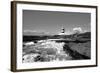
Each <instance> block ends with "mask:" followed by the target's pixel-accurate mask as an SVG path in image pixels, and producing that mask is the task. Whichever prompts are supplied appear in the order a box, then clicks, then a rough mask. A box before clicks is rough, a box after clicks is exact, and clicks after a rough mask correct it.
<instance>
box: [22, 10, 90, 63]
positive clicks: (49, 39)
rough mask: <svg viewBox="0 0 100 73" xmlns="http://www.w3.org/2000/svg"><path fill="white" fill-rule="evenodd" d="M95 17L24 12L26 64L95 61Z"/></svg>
mask: <svg viewBox="0 0 100 73" xmlns="http://www.w3.org/2000/svg"><path fill="white" fill-rule="evenodd" d="M90 24H91V14H90V13H79V12H54V11H39V10H23V49H22V50H23V53H22V55H23V57H22V59H23V60H22V62H23V63H33V62H51V61H67V60H85V59H91V25H90Z"/></svg>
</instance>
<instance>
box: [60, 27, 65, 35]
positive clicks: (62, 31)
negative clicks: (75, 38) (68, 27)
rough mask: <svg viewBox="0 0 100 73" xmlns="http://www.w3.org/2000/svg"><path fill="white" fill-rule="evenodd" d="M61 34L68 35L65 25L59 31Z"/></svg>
mask: <svg viewBox="0 0 100 73" xmlns="http://www.w3.org/2000/svg"><path fill="white" fill-rule="evenodd" d="M59 35H66V33H65V28H64V26H62V28H61V32H60V33H59Z"/></svg>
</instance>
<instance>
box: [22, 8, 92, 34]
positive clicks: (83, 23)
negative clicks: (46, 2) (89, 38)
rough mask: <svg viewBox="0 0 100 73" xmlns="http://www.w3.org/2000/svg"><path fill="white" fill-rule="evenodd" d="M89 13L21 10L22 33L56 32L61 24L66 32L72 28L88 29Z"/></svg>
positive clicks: (58, 31)
mask: <svg viewBox="0 0 100 73" xmlns="http://www.w3.org/2000/svg"><path fill="white" fill-rule="evenodd" d="M90 22H91V15H90V13H76V12H55V11H37V10H23V32H24V34H25V33H26V34H27V33H28V34H36V33H38V34H58V33H60V31H61V28H62V26H63V27H64V28H65V31H66V33H67V34H70V33H73V32H74V29H78V28H79V29H81V32H84V31H87V32H89V31H90V29H91V28H90V27H91V26H90Z"/></svg>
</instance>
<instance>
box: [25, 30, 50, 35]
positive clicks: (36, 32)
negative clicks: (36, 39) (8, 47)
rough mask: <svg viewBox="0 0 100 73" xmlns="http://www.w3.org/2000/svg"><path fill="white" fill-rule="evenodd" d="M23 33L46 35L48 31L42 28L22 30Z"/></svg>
mask: <svg viewBox="0 0 100 73" xmlns="http://www.w3.org/2000/svg"><path fill="white" fill-rule="evenodd" d="M23 33H24V35H48V34H49V32H46V31H43V30H38V31H36V30H24V31H23Z"/></svg>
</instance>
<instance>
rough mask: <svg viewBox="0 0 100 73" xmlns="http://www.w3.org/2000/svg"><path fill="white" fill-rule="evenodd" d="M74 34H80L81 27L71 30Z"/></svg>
mask: <svg viewBox="0 0 100 73" xmlns="http://www.w3.org/2000/svg"><path fill="white" fill-rule="evenodd" d="M73 31H74V33H81V32H82V31H83V30H82V28H81V27H75V28H73Z"/></svg>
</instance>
